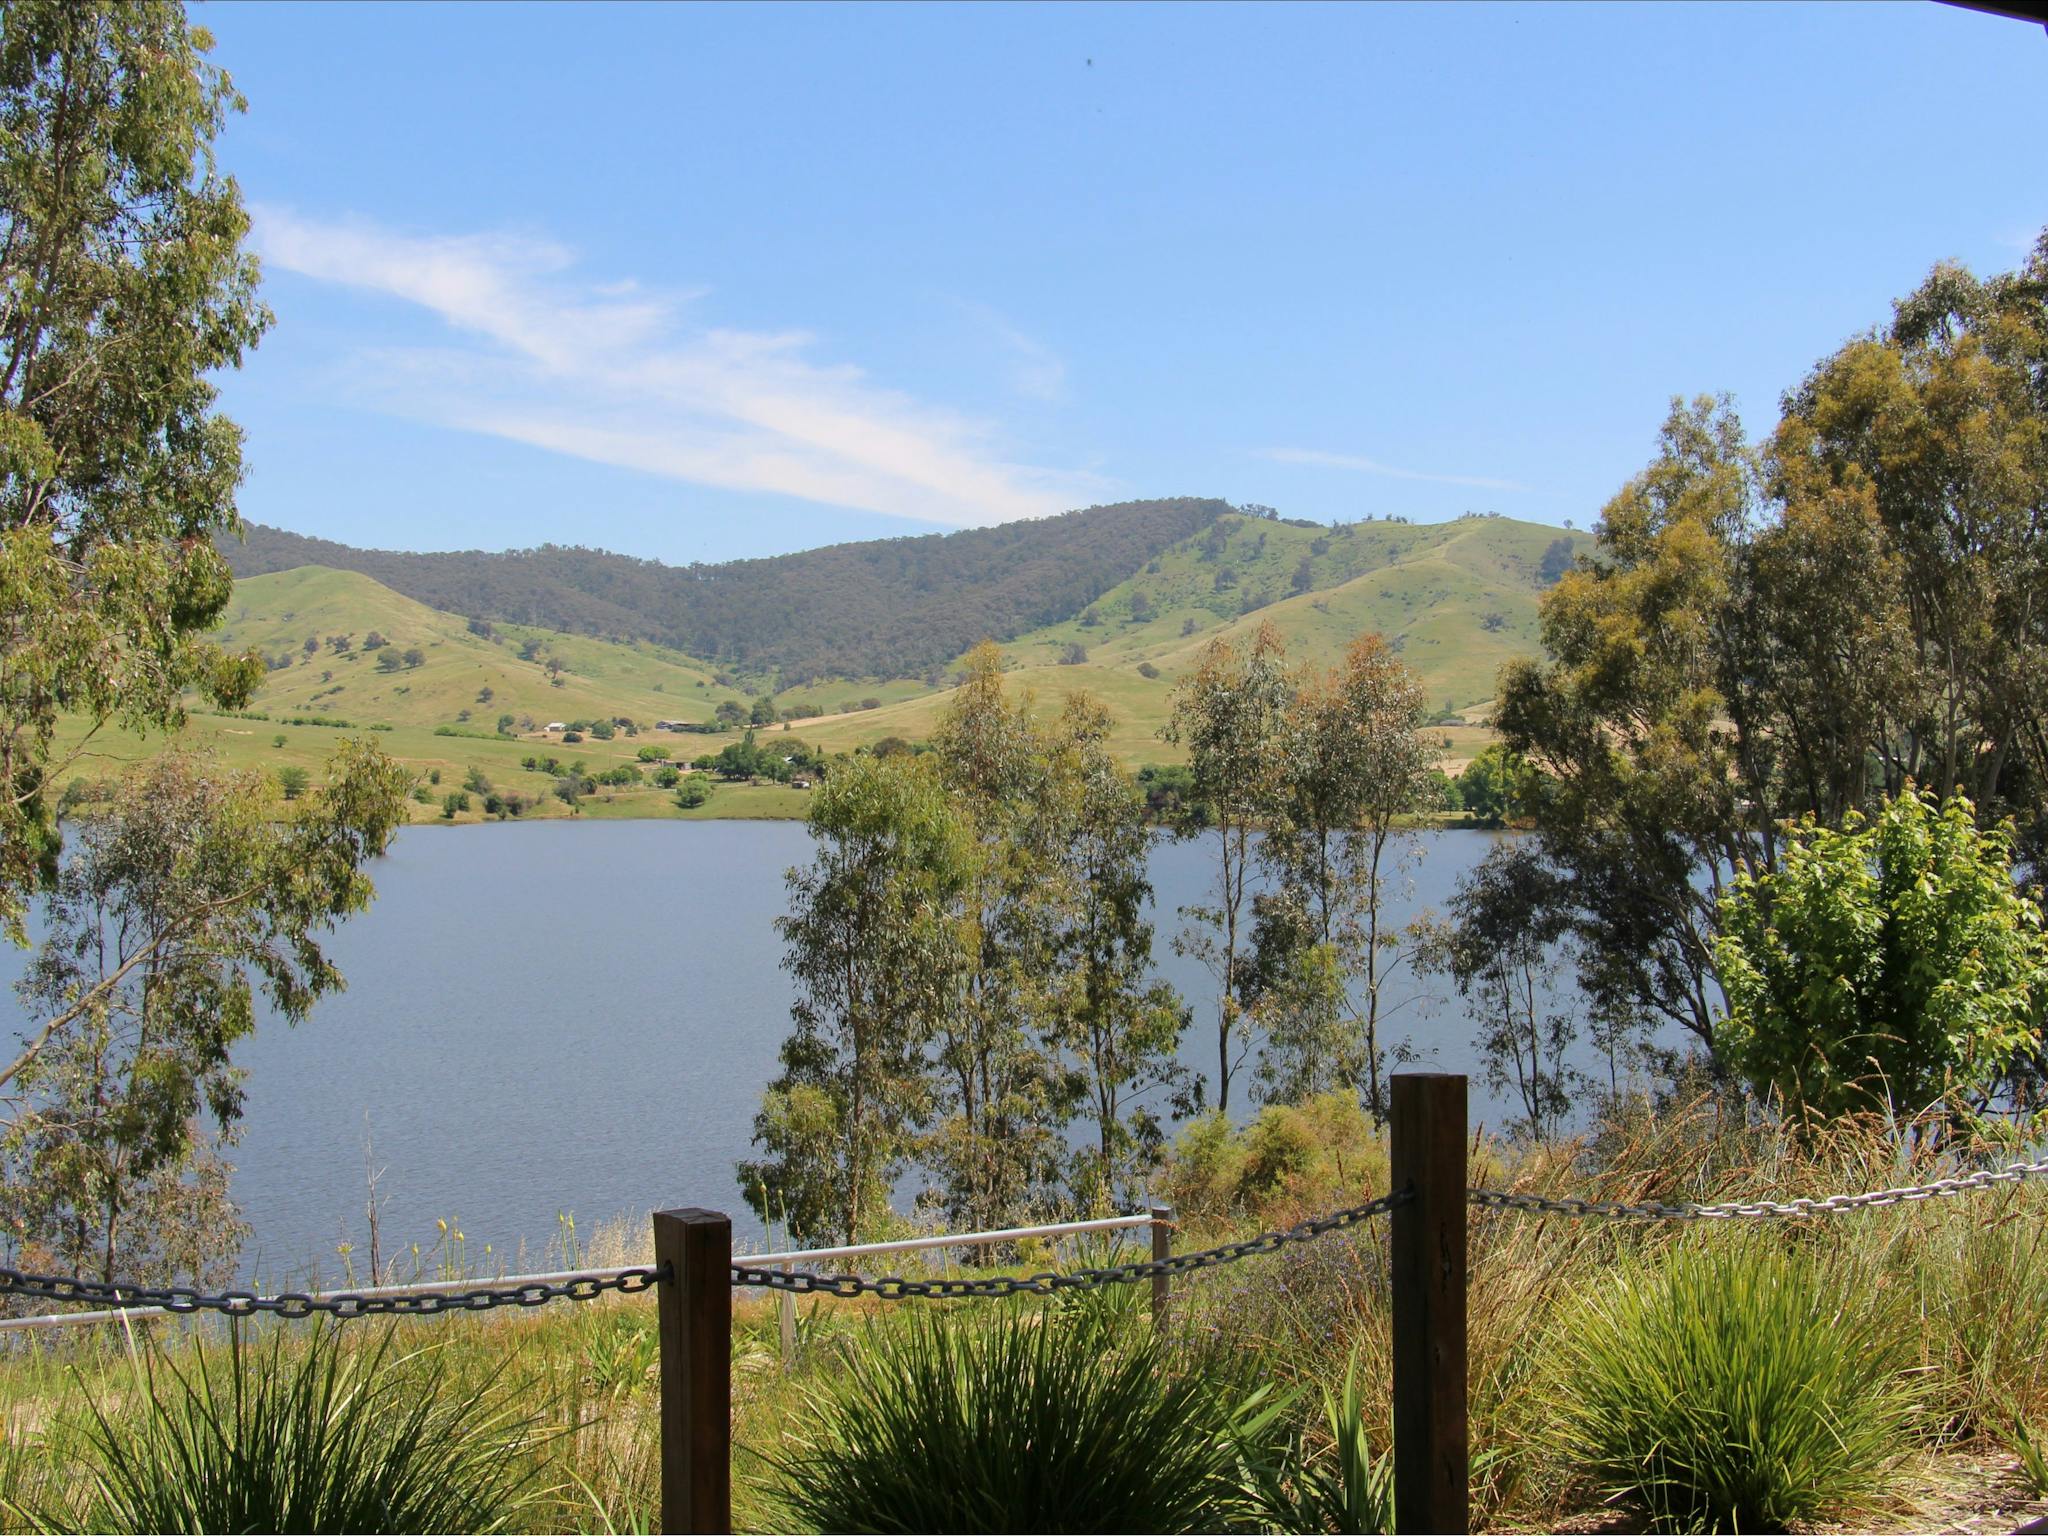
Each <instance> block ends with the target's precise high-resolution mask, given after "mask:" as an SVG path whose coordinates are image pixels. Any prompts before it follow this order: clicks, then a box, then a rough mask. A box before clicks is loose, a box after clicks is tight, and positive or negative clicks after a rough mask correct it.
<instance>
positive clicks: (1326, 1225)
mask: <svg viewBox="0 0 2048 1536" xmlns="http://www.w3.org/2000/svg"><path fill="white" fill-rule="evenodd" d="M1412 1197H1413V1196H1412V1191H1409V1190H1406V1189H1402V1190H1396V1191H1395V1192H1394V1193H1392V1194H1387V1195H1381V1196H1380V1197H1379V1198H1378V1199H1376V1200H1368V1201H1366V1203H1365V1204H1363V1205H1354V1206H1350V1207H1347V1208H1346V1209H1344V1210H1341V1211H1332V1212H1330V1213H1329V1215H1327V1216H1317V1217H1313V1218H1311V1219H1310V1220H1308V1221H1304V1222H1301V1223H1299V1224H1298V1225H1296V1226H1292V1227H1289V1228H1287V1229H1286V1230H1285V1231H1278V1232H1262V1233H1260V1234H1259V1235H1258V1236H1257V1237H1250V1238H1246V1239H1245V1240H1244V1241H1243V1242H1241V1243H1225V1244H1224V1245H1223V1246H1222V1247H1220V1248H1204V1249H1200V1250H1198V1251H1197V1252H1194V1253H1176V1254H1173V1255H1171V1256H1170V1257H1168V1258H1164V1259H1143V1260H1140V1261H1139V1262H1137V1263H1133V1264H1117V1265H1113V1266H1111V1267H1109V1268H1106V1269H1077V1270H1073V1271H1071V1272H1070V1273H1067V1274H1050V1273H1048V1274H1037V1275H992V1276H989V1277H987V1278H985V1279H969V1278H965V1277H963V1278H959V1279H941V1280H907V1279H905V1278H903V1277H902V1276H901V1275H883V1276H879V1277H875V1278H870V1277H868V1276H866V1275H820V1274H816V1273H813V1272H812V1271H810V1270H803V1269H798V1270H783V1269H762V1268H757V1267H754V1266H751V1265H746V1264H735V1265H733V1267H732V1283H733V1284H734V1285H735V1286H759V1287H763V1288H765V1289H767V1290H771V1291H794V1292H795V1293H796V1294H797V1295H799V1296H810V1295H819V1296H844V1297H853V1296H880V1297H882V1298H883V1299H884V1300H887V1301H902V1300H905V1299H906V1298H910V1297H935V1298H938V1299H940V1300H951V1299H956V1298H959V1297H967V1296H1051V1295H1053V1294H1055V1293H1056V1292H1059V1291H1082V1290H1092V1289H1094V1288H1095V1287H1097V1286H1104V1285H1126V1284H1129V1283H1131V1282H1132V1281H1136V1280H1153V1279H1157V1278H1159V1277H1160V1276H1162V1275H1164V1276H1168V1277H1172V1276H1175V1275H1186V1274H1192V1273H1193V1272H1194V1271H1196V1270H1199V1269H1213V1268H1215V1267H1216V1266H1217V1265H1219V1264H1234V1263H1236V1262H1237V1261H1238V1260H1239V1259H1248V1258H1250V1257H1251V1256H1252V1255H1253V1254H1257V1253H1277V1252H1278V1251H1279V1250H1280V1249H1282V1248H1284V1247H1286V1246H1287V1245H1288V1244H1289V1243H1306V1242H1312V1241H1314V1240H1315V1239H1316V1238H1319V1237H1321V1236H1323V1234H1324V1233H1326V1232H1337V1231H1341V1230H1342V1229H1343V1228H1345V1227H1349V1226H1354V1225H1356V1224H1357V1223H1359V1222H1361V1221H1366V1220H1369V1219H1370V1218H1372V1217H1374V1216H1378V1215H1381V1214H1383V1213H1384V1212H1387V1211H1391V1210H1392V1209H1393V1208H1394V1207H1395V1206H1397V1205H1401V1204H1403V1203H1405V1202H1406V1201H1408V1200H1409V1199H1411V1198H1412Z"/></svg>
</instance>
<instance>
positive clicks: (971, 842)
mask: <svg viewBox="0 0 2048 1536" xmlns="http://www.w3.org/2000/svg"><path fill="white" fill-rule="evenodd" d="M1003 668H1004V658H1003V654H1002V651H1001V650H1000V649H999V648H998V647H996V646H995V645H993V644H989V643H983V644H982V645H980V646H977V647H976V648H975V649H974V651H972V652H971V653H970V654H969V656H968V658H967V662H966V666H965V675H964V677H963V680H962V682H961V684H960V687H959V688H958V689H957V690H956V691H955V693H954V695H953V699H952V702H951V704H950V705H949V707H948V708H947V710H946V712H945V714H944V715H943V716H942V717H941V719H940V720H939V722H938V725H937V728H936V729H935V730H934V731H933V733H932V753H931V758H932V761H933V763H934V764H935V765H936V770H937V772H938V775H939V778H940V781H941V783H942V784H943V785H944V786H945V789H946V791H947V793H948V795H949V796H950V797H951V801H952V804H953V806H954V807H955V810H956V812H957V814H958V815H959V817H960V820H961V823H962V825H963V827H964V828H965V832H966V838H967V843H968V846H969V849H970V857H969V859H968V862H967V865H966V873H965V877H964V879H963V880H962V882H961V886H960V892H959V909H958V915H957V919H956V921H955V923H954V926H953V932H954V934H955V937H956V941H957V943H958V945H959V951H960V953H959V985H958V988H957V991H956V994H955V998H954V1001H953V1004H952V1006H951V1007H950V1008H948V1009H947V1010H946V1013H945V1016H944V1017H943V1019H942V1020H941V1021H940V1023H939V1026H938V1033H937V1036H936V1038H935V1040H934V1050H935V1055H936V1066H937V1079H938V1091H939V1113H938V1117H937V1121H936V1123H935V1124H934V1126H933V1127H932V1130H931V1133H930V1136H929V1138H928V1142H927V1149H928V1150H927V1153H926V1158H925V1160H926V1162H927V1163H928V1164H929V1165H930V1166H931V1167H932V1169H933V1171H934V1173H935V1174H936V1175H937V1191H936V1193H937V1198H938V1199H940V1200H941V1201H942V1202H943V1204H944V1206H945V1210H946V1214H947V1215H948V1217H950V1218H952V1219H955V1220H962V1221H966V1222H969V1223H971V1224H973V1225H976V1226H983V1227H986V1226H997V1225H1001V1224H1002V1223H1003V1222H1004V1221H1005V1220H1008V1219H1010V1218H1012V1217H1014V1216H1017V1215H1019V1214H1021V1213H1023V1212H1025V1211H1027V1210H1029V1209H1031V1208H1033V1207H1040V1208H1042V1207H1044V1206H1046V1205H1048V1204H1050V1203H1051V1202H1052V1201H1053V1199H1054V1198H1055V1196H1056V1191H1057V1188H1058V1183H1059V1178H1060V1174H1061V1172H1062V1165H1063V1162H1064V1159H1065V1154H1066V1145H1065V1140H1064V1136H1063V1134H1062V1132H1063V1130H1064V1127H1065V1123H1066V1119H1067V1113H1068V1110H1069V1108H1070V1107H1071V1106H1070V1104H1069V1103H1068V1102H1067V1101H1066V1097H1065V1095H1064V1093H1063V1087H1062V1082H1061V1075H1060V1072H1059V1065H1058V1060H1057V1050H1056V1046H1055V1044H1054V1036H1055V1034H1056V1027H1055V1023H1054V1017H1053V1006H1052V1001H1051V991H1052V988H1053V986H1054V984H1055V977H1054V975H1053V964H1052V962H1053V957H1054V954H1055V951H1056V948H1057V942H1058V941H1057V931H1058V927H1059V924H1060V921H1061V913H1060V902H1059V899H1058V874H1059V865H1060V859H1061V857H1062V853H1063V849H1062V833H1063V831H1064V826H1065V818H1064V817H1063V816H1062V815H1061V814H1059V811H1058V808H1057V807H1056V806H1055V805H1054V804H1053V803H1052V801H1053V799H1054V798H1055V786H1054V782H1053V775H1052V769H1051V744H1050V742H1049V740H1048V738H1047V736H1046V734H1045V733H1044V732H1043V731H1042V730H1041V729H1040V728H1039V726H1038V725H1037V723H1036V722H1035V720H1034V719H1033V700H1032V699H1031V697H1030V696H1029V695H1024V696H1020V697H1016V698H1012V697H1011V696H1010V694H1009V692H1008V690H1007V689H1006V687H1005V686H1004V681H1003Z"/></svg>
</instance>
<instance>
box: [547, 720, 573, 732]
mask: <svg viewBox="0 0 2048 1536" xmlns="http://www.w3.org/2000/svg"><path fill="white" fill-rule="evenodd" d="M545 729H547V730H550V731H566V730H567V729H569V725H568V722H567V721H565V720H550V721H549V722H548V723H547V725H546V727H545Z"/></svg>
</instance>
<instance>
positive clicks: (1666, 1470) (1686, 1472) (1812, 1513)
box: [1553, 1241, 1907, 1531]
mask: <svg viewBox="0 0 2048 1536" xmlns="http://www.w3.org/2000/svg"><path fill="white" fill-rule="evenodd" d="M1553 1342H1554V1345H1555V1347H1556V1348H1557V1350H1558V1351H1559V1355H1560V1360H1561V1371H1562V1375H1561V1395H1560V1399H1559V1400H1560V1402H1561V1403H1562V1405H1563V1411H1564V1419H1565V1431H1566V1449H1567V1450H1568V1452H1569V1453H1570V1454H1571V1455H1573V1456H1574V1457H1575V1459H1576V1460H1577V1461H1578V1463H1579V1465H1580V1466H1581V1467H1583V1468H1584V1470H1585V1472H1586V1474H1587V1475H1588V1476H1590V1477H1591V1478H1593V1479H1594V1480H1595V1481H1596V1482H1597V1484H1598V1485H1599V1487H1600V1488H1601V1490H1602V1492H1603V1493H1605V1494H1606V1495H1608V1496H1609V1497H1611V1498H1613V1499H1615V1500H1617V1501H1621V1502H1625V1503H1626V1504H1628V1505H1629V1507H1630V1508H1632V1509H1634V1510H1636V1511H1637V1512H1639V1513H1640V1514H1641V1515H1643V1516H1644V1517H1645V1518H1647V1519H1648V1520H1649V1521H1650V1523H1651V1525H1652V1526H1653V1527H1654V1528H1655V1529H1658V1530H1672V1531H1696V1530H1732V1531H1757V1530H1784V1529H1786V1528H1787V1526H1788V1524H1789V1523H1790V1522H1793V1521H1813V1520H1818V1519H1821V1518H1825V1517H1827V1516H1830V1515H1838V1514H1840V1513H1842V1512H1843V1511H1845V1510H1849V1509H1853V1508H1854V1507H1856V1506H1857V1505H1858V1504H1859V1503H1860V1502H1862V1501H1864V1500H1867V1499H1869V1498H1870V1497H1872V1496H1873V1495H1874V1494H1875V1493H1876V1492H1878V1490H1879V1488H1880V1487H1881V1484H1882V1478H1883V1475H1884V1473H1885V1472H1886V1471H1887V1469H1888V1468H1889V1467H1890V1465H1891V1464H1892V1463H1893V1462H1894V1461H1895V1460H1896V1459H1897V1457H1898V1455H1899V1451H1900V1448H1901V1439H1902V1436H1903V1434H1904V1431H1905V1417H1906V1411H1907V1410H1906V1399H1905V1397H1904V1394H1903V1393H1902V1391H1901V1390H1900V1388H1899V1385H1898V1382H1897V1379H1896V1376H1895V1372H1896V1370H1897V1368H1898V1365H1899V1363H1900V1357H1899V1349H1898V1344H1899V1342H1900V1341H1899V1340H1898V1339H1897V1338H1896V1337H1894V1336H1889V1335H1887V1334H1886V1333H1885V1332H1884V1331H1883V1330H1882V1329H1881V1328H1880V1327H1879V1326H1877V1318H1876V1314H1875V1313H1874V1312H1873V1310H1872V1309H1871V1308H1870V1306H1869V1303H1868V1301H1867V1299H1866V1298H1864V1297H1863V1296H1861V1295H1859V1294H1858V1293H1857V1291H1856V1289H1855V1288H1853V1287H1850V1288H1844V1287H1841V1286H1838V1285H1836V1284H1833V1283H1831V1281H1830V1278H1829V1276H1828V1275H1827V1273H1826V1272H1825V1270H1824V1269H1823V1267H1822V1266H1821V1264H1820V1263H1819V1262H1817V1261H1816V1260H1814V1259H1812V1258H1811V1257H1808V1256H1806V1255H1804V1254H1802V1253H1799V1252H1796V1251H1793V1252H1788V1251H1786V1250H1783V1249H1780V1248H1776V1247H1771V1246H1767V1245H1766V1244H1765V1243H1764V1242H1761V1241H1755V1242H1740V1243H1723V1244H1717V1245H1715V1246H1712V1247H1704V1248H1694V1249H1681V1250H1679V1251H1677V1252H1675V1253H1673V1254H1672V1255H1670V1257H1669V1258H1668V1259H1667V1260H1666V1261H1665V1262H1664V1264H1663V1265H1662V1266H1661V1267H1659V1268H1657V1269H1654V1270H1624V1271H1622V1272H1621V1273H1619V1274H1618V1275H1616V1276H1615V1277H1614V1278H1613V1279H1612V1280H1610V1281H1609V1282H1608V1283H1607V1284H1606V1285H1605V1286H1604V1287H1603V1288H1602V1289H1601V1290H1600V1291H1598V1292H1597V1293H1596V1294H1595V1295H1594V1296H1593V1297H1592V1298H1590V1299H1589V1300H1588V1301H1587V1302H1586V1303H1585V1304H1584V1305H1583V1307H1582V1308H1581V1309H1580V1310H1578V1311H1577V1312H1575V1313H1573V1314H1571V1315H1570V1316H1569V1319H1568V1322H1567V1324H1566V1326H1564V1327H1562V1328H1561V1329H1559V1331H1558V1332H1557V1334H1556V1335H1555V1336H1554V1341H1553Z"/></svg>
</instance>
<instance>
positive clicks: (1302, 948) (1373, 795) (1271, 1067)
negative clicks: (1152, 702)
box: [1244, 635, 1429, 1120]
mask: <svg viewBox="0 0 2048 1536" xmlns="http://www.w3.org/2000/svg"><path fill="white" fill-rule="evenodd" d="M1291 695H1292V696H1291V697H1290V698H1289V699H1288V701H1287V705H1286V709H1285V712H1284V714H1282V716H1281V717H1280V718H1279V720H1278V721H1277V722H1276V728H1275V731H1274V739H1273V741H1272V742H1271V744H1270V747H1269V751H1270V755H1271V757H1272V759H1273V765H1274V766H1273V779H1272V800H1271V803H1270V806H1269V808H1268V811H1267V817H1266V819H1267V831H1266V836H1265V839H1264V841H1263V842H1262V843H1261V844H1260V845H1259V852H1258V861H1259V863H1260V864H1261V865H1262V866H1263V867H1264V868H1265V870H1266V871H1267V873H1268V875H1269V876H1270V882H1269V886H1268V889H1266V890H1264V891H1262V892H1260V893H1258V894H1257V895H1256V896H1254V898H1253V902H1252V910H1253V918H1254V921H1253V952H1254V953H1253V964H1252V969H1251V974H1250V977H1249V978H1248V984H1247V985H1246V986H1245V988H1244V993H1245V996H1246V998H1247V1001H1248V1003H1249V1004H1250V1007H1251V1011H1252V1012H1253V1014H1254V1015H1255V1016H1256V1017H1257V1018H1258V1020H1259V1023H1260V1024H1261V1025H1262V1026H1263V1028H1264V1030H1265V1032H1266V1036H1267V1049H1266V1055H1265V1059H1264V1060H1263V1061H1262V1062H1261V1063H1260V1067H1259V1076H1260V1079H1261V1082H1262V1084H1263V1085H1264V1086H1265V1088H1266V1091H1267V1092H1268V1093H1269V1094H1270V1095H1271V1096H1274V1097H1278V1098H1282V1099H1290V1098H1304V1097H1307V1096H1309V1095H1312V1094H1316V1093H1320V1092H1322V1091H1324V1090H1325V1089H1327V1088H1331V1087H1348V1088H1355V1089H1356V1090H1357V1091H1358V1092H1359V1093H1360V1094H1361V1095H1362V1096H1363V1098H1364V1100H1365V1104H1366V1107H1367V1109H1368V1110H1369V1111H1370V1112H1371V1113H1372V1115H1373V1116H1374V1118H1376V1119H1382V1120H1383V1119H1385V1117H1386V1114H1387V1110H1388V1100H1387V1087H1386V1082H1385V1076H1386V1071H1387V1064H1388V1055H1389V1052H1388V1049H1387V1046H1386V1043H1385V1042H1384V1041H1383V1039H1382V1038H1381V1030H1380V1026H1381V1023H1382V1020H1383V1019H1384V1018H1386V1017H1387V1016H1389V1015H1391V1014H1392V1013H1393V1012H1394V1011H1395V1010H1396V1007H1397V1006H1398V1004H1397V1002H1396V1000H1395V999H1394V998H1392V997H1390V996H1389V995H1388V993H1387V988H1388V986H1389V983H1390V981H1391V980H1392V978H1393V977H1394V976H1395V975H1396V974H1397V973H1398V972H1399V971H1400V969H1401V967H1402V964H1403V960H1404V955H1403V949H1404V947H1405V946H1406V943H1407V936H1406V935H1405V934H1404V933H1402V932H1401V931H1399V930H1396V929H1394V928H1392V927H1390V926H1389V925H1388V924H1386V923H1385V922H1384V921H1383V913H1384V909H1385V906H1386V904H1387V901H1388V898H1389V896H1390V894H1391V891H1392V887H1393V883H1394V880H1395V878H1396V874H1397V870H1398V868H1399V865H1400V863H1401V860H1402V858H1403V855H1404V854H1405V853H1406V852H1407V851H1408V849H1409V846H1410V839H1409V837H1408V834H1407V833H1406V832H1404V831H1402V830H1400V828H1399V826H1398V825H1397V823H1398V820H1399V818H1401V817H1403V816H1406V815H1408V814H1409V813H1411V812H1413V811H1415V810H1416V809H1418V808H1419V807H1420V806H1421V805H1422V803H1423V796H1424V794H1425V793H1426V792H1427V790H1428V787H1429V779H1428V771H1429V751H1428V748H1427V747H1426V745H1425V744H1424V742H1423V739H1422V735H1421V726H1422V720H1423V703H1422V689H1421V686H1420V685H1419V683H1418V682H1417V680H1416V677H1415V674H1414V672H1413V671H1412V670H1411V669H1410V668H1409V667H1408V666H1407V665H1406V664H1404V663H1403V662H1402V661H1401V659H1400V658H1399V657H1398V656H1397V655H1395V654H1394V651H1393V649H1392V647H1390V646H1389V645H1388V644H1387V643H1386V641H1384V640H1383V639H1382V638H1381V637H1380V636H1378V635H1362V636H1360V637H1359V638H1358V639H1357V640H1354V641H1353V642H1352V643H1351V645H1350V646H1349V647H1347V648H1346V650H1345V653H1344V658H1343V660H1342V662H1341V663H1339V665H1338V666H1336V667H1335V668H1332V669H1329V670H1327V671H1317V670H1314V669H1304V670H1303V671H1302V672H1301V673H1299V674H1297V676H1296V677H1295V678H1294V679H1293V680H1292V688H1291Z"/></svg>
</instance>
